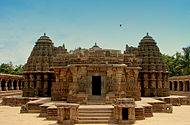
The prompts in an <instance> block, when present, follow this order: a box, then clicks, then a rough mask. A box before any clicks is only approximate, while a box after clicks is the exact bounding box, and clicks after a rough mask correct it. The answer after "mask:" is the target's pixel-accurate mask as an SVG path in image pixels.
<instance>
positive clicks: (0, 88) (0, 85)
mask: <svg viewBox="0 0 190 125" xmlns="http://www.w3.org/2000/svg"><path fill="white" fill-rule="evenodd" d="M2 81H3V80H2V79H0V91H2V84H1V82H2Z"/></svg>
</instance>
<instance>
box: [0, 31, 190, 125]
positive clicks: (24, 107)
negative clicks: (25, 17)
mask: <svg viewBox="0 0 190 125" xmlns="http://www.w3.org/2000/svg"><path fill="white" fill-rule="evenodd" d="M7 79H8V78H7ZM7 81H9V82H6V81H5V79H4V78H3V79H2V78H1V79H0V83H1V88H2V90H3V91H5V90H7V89H10V90H11V89H12V87H13V88H14V89H22V91H23V93H22V96H23V97H17V96H16V97H6V98H3V101H2V104H3V105H11V106H21V110H20V112H21V113H33V112H35V113H40V114H39V116H40V117H46V119H51V120H57V122H58V123H61V124H66V125H74V124H78V123H80V124H85V123H88V124H89V123H92V124H96V123H109V124H113V123H114V124H132V123H134V122H135V120H143V119H145V117H152V116H153V112H165V113H172V105H180V104H182V103H183V104H190V103H189V102H190V98H186V97H183V98H179V97H175V98H171V97H170V96H169V95H170V89H171V88H172V90H173V88H174V91H175V90H176V87H175V86H176V85H175V81H174V85H173V82H172V81H170V84H169V81H168V72H167V67H166V64H165V63H164V61H163V60H162V58H161V53H160V51H159V48H158V46H157V44H156V42H155V40H154V39H153V38H152V37H151V36H149V34H148V33H147V35H146V36H144V37H143V38H142V40H141V41H140V42H139V46H138V47H129V46H128V45H126V49H125V51H124V52H122V51H121V50H115V49H107V48H102V47H101V46H99V45H98V44H97V43H95V44H94V46H92V47H91V48H88V49H86V48H77V49H75V50H71V51H68V50H67V49H66V48H65V44H63V45H62V46H58V47H55V46H54V43H53V42H52V40H51V39H50V38H49V37H48V36H47V35H46V34H44V35H43V36H41V37H40V38H39V39H38V40H37V42H36V43H35V45H34V47H33V50H32V52H31V54H30V56H29V58H28V60H27V63H26V64H25V66H24V72H23V77H22V82H14V80H12V82H11V81H10V80H7ZM7 83H8V84H7ZM184 85H186V84H184ZM10 86H11V88H10ZM173 86H174V87H173ZM180 86H181V84H180ZM186 89H187V90H189V88H188V87H186ZM180 90H182V89H180ZM143 97H157V98H143ZM156 99H157V100H156ZM179 100H181V101H179Z"/></svg>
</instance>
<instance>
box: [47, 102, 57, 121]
mask: <svg viewBox="0 0 190 125" xmlns="http://www.w3.org/2000/svg"><path fill="white" fill-rule="evenodd" d="M46 118H47V119H48V120H57V106H55V105H52V106H49V107H48V108H47V116H46Z"/></svg>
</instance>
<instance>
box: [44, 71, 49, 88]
mask: <svg viewBox="0 0 190 125" xmlns="http://www.w3.org/2000/svg"><path fill="white" fill-rule="evenodd" d="M47 88H48V75H47V74H44V89H45V90H46V89H47Z"/></svg>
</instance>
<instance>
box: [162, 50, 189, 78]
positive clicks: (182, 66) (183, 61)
mask: <svg viewBox="0 0 190 125" xmlns="http://www.w3.org/2000/svg"><path fill="white" fill-rule="evenodd" d="M182 50H183V52H182V53H179V52H177V53H176V54H175V55H173V56H169V55H165V54H164V55H162V58H163V60H164V61H165V62H166V64H167V66H168V71H169V75H170V76H179V75H190V47H185V48H183V49H182Z"/></svg>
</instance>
